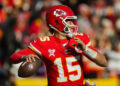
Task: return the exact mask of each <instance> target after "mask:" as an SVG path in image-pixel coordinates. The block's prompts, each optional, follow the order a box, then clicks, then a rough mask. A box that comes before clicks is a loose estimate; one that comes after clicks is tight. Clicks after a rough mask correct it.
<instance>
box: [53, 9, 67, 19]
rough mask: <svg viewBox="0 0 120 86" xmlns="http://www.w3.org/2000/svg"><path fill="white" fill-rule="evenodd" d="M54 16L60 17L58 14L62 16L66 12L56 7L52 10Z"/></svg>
mask: <svg viewBox="0 0 120 86" xmlns="http://www.w3.org/2000/svg"><path fill="white" fill-rule="evenodd" d="M53 13H54V14H53V15H55V16H56V17H60V16H64V15H66V12H65V11H63V10H61V9H56V10H55V11H54V12H53Z"/></svg>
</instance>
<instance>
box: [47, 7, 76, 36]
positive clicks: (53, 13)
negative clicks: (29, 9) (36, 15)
mask: <svg viewBox="0 0 120 86" xmlns="http://www.w3.org/2000/svg"><path fill="white" fill-rule="evenodd" d="M46 19H47V25H48V26H49V27H50V28H52V29H54V30H55V31H57V32H59V33H60V34H62V35H66V36H68V37H73V36H74V34H75V33H76V32H77V30H78V27H77V16H75V14H74V13H73V11H72V10H71V9H70V8H69V7H67V6H65V5H56V6H53V7H51V8H50V9H49V11H48V13H47V18H46ZM69 20H70V21H71V20H72V22H73V24H72V25H70V24H67V23H66V21H69ZM70 28H72V30H69V29H70Z"/></svg>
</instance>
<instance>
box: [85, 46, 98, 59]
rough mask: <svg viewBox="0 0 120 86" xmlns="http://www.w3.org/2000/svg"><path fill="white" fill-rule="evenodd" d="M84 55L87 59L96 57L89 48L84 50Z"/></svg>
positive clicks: (95, 53) (94, 52)
mask: <svg viewBox="0 0 120 86" xmlns="http://www.w3.org/2000/svg"><path fill="white" fill-rule="evenodd" d="M84 53H85V54H87V55H88V56H89V57H91V58H92V59H94V58H96V56H97V52H96V51H94V50H92V49H91V48H89V47H86V50H84Z"/></svg>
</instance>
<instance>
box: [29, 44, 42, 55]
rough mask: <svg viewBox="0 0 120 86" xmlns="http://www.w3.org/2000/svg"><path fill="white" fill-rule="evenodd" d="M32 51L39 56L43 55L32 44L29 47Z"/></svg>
mask: <svg viewBox="0 0 120 86" xmlns="http://www.w3.org/2000/svg"><path fill="white" fill-rule="evenodd" d="M28 47H29V48H30V49H31V50H33V51H34V52H35V53H37V54H38V55H40V56H41V55H42V54H41V52H40V51H39V50H38V49H37V48H35V47H34V46H33V45H32V44H31V43H30V45H29V46H28Z"/></svg>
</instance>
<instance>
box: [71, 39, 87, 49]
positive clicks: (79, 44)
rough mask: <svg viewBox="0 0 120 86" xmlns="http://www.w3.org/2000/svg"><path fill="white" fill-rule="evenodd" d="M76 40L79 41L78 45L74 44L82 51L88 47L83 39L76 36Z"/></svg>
mask: <svg viewBox="0 0 120 86" xmlns="http://www.w3.org/2000/svg"><path fill="white" fill-rule="evenodd" d="M74 40H75V41H76V42H77V43H78V45H75V44H73V46H75V47H77V48H78V49H79V50H82V51H84V50H85V49H86V45H85V43H84V42H83V41H82V40H80V39H79V38H78V37H74Z"/></svg>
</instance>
